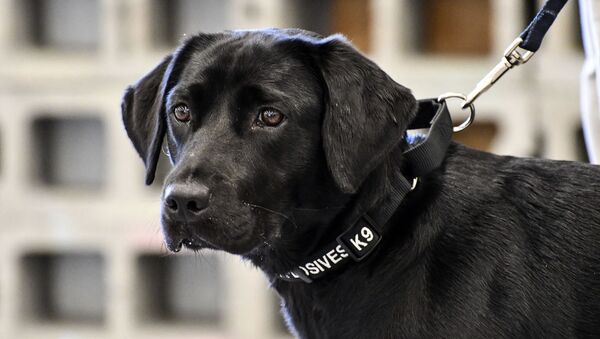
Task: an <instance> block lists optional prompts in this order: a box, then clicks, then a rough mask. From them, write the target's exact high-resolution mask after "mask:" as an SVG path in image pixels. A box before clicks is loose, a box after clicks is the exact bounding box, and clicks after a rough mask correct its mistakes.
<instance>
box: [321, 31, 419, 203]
mask: <svg viewBox="0 0 600 339" xmlns="http://www.w3.org/2000/svg"><path fill="white" fill-rule="evenodd" d="M318 48H319V51H318V53H317V58H318V59H319V62H318V63H319V66H320V68H321V71H322V74H323V79H324V81H325V85H326V87H327V94H328V98H327V101H326V112H325V117H324V120H323V127H322V134H323V148H324V150H325V156H326V158H327V163H328V165H329V169H330V170H331V173H332V175H333V178H334V179H335V181H336V183H337V184H338V186H339V187H340V189H341V190H342V191H343V192H345V193H354V192H356V191H357V190H358V188H359V187H360V185H361V184H362V182H363V181H364V180H365V178H366V177H367V176H368V174H369V173H371V172H372V171H373V170H374V169H375V168H376V167H377V166H378V165H379V164H380V163H381V161H382V160H383V158H384V157H385V155H386V154H388V153H389V152H390V151H391V150H392V148H393V147H394V146H396V145H397V144H398V142H399V141H400V140H401V138H402V136H403V135H404V132H405V130H406V128H407V126H408V123H409V121H410V120H411V119H412V118H413V117H414V115H415V112H416V107H417V102H416V100H415V98H414V96H413V95H412V94H411V92H410V90H408V89H407V88H405V87H403V86H401V85H399V84H398V83H396V82H395V81H394V80H392V79H391V78H390V77H389V76H388V75H387V74H386V73H385V72H384V71H383V70H381V69H380V68H379V67H378V66H377V65H375V63H373V62H372V61H371V60H369V59H367V58H366V57H364V56H363V55H362V54H361V53H360V52H358V51H357V50H356V49H354V48H353V47H352V46H351V45H350V44H349V43H347V42H346V40H345V39H344V38H343V37H341V36H339V35H338V36H335V35H334V36H331V37H328V38H325V39H322V40H320V41H319V43H318Z"/></svg>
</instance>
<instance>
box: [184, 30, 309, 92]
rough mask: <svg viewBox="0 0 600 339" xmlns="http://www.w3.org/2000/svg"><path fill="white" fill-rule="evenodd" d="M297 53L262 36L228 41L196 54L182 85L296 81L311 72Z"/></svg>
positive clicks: (187, 64)
mask: <svg viewBox="0 0 600 339" xmlns="http://www.w3.org/2000/svg"><path fill="white" fill-rule="evenodd" d="M299 48H301V47H299ZM297 51H298V50H297V49H296V52H294V51H293V50H292V49H289V48H285V47H284V46H283V44H281V43H278V42H277V41H275V40H273V39H268V38H265V37H264V36H263V35H260V34H257V35H246V36H243V37H237V38H235V37H233V38H228V39H224V40H223V41H220V42H218V43H215V44H214V45H212V46H210V47H209V48H206V49H204V50H199V51H196V52H194V53H193V54H192V56H191V57H190V58H189V59H188V61H187V63H186V65H185V66H184V68H183V72H182V77H181V79H180V80H181V81H180V82H181V83H198V82H205V83H211V84H214V83H217V82H219V83H227V84H229V85H232V84H234V85H243V84H244V83H247V82H252V83H256V82H262V83H278V82H283V81H285V82H289V81H294V79H295V78H297V77H298V75H300V74H301V73H302V72H307V71H308V70H307V67H306V63H305V62H304V61H305V60H303V56H302V54H301V53H297ZM292 75H294V77H291V76H292Z"/></svg>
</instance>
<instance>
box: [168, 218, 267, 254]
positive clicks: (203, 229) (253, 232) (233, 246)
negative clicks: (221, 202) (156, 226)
mask: <svg viewBox="0 0 600 339" xmlns="http://www.w3.org/2000/svg"><path fill="white" fill-rule="evenodd" d="M214 226H215V225H203V224H195V225H188V227H187V230H185V231H182V230H180V228H181V226H180V225H178V224H177V223H170V222H166V221H163V235H164V238H165V244H166V246H167V248H168V249H169V250H170V251H172V252H179V250H180V249H181V248H186V249H188V250H192V251H200V250H202V249H213V250H221V251H225V252H229V253H231V254H236V255H244V254H247V253H250V252H252V251H253V250H255V249H256V248H257V247H260V246H263V245H264V244H265V242H266V240H267V239H266V238H265V236H264V235H263V236H259V235H260V234H263V233H264V232H262V231H261V230H259V229H258V227H257V226H254V225H252V227H248V226H249V225H244V226H239V227H238V228H236V230H235V231H230V232H227V230H225V229H223V228H222V227H221V228H220V229H219V227H217V228H215V227H214Z"/></svg>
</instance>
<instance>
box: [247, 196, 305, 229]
mask: <svg viewBox="0 0 600 339" xmlns="http://www.w3.org/2000/svg"><path fill="white" fill-rule="evenodd" d="M243 204H245V205H247V206H250V207H254V208H258V209H261V210H264V211H266V212H269V213H273V214H275V215H278V216H280V217H282V218H284V219H286V220H288V221H289V222H291V223H292V224H293V225H294V227H296V228H297V227H298V225H296V221H295V220H294V219H293V218H290V217H289V216H287V215H286V214H284V213H281V212H278V211H275V210H272V209H270V208H267V207H264V206H260V205H256V204H251V203H249V202H243Z"/></svg>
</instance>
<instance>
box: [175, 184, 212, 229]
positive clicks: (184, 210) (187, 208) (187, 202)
mask: <svg viewBox="0 0 600 339" xmlns="http://www.w3.org/2000/svg"><path fill="white" fill-rule="evenodd" d="M209 198H210V192H209V190H208V187H206V186H205V185H202V184H189V183H188V184H170V185H168V186H167V187H166V188H165V195H164V204H165V210H166V211H167V212H168V213H169V214H170V215H171V216H172V217H174V218H175V219H176V220H181V221H193V220H194V219H195V218H197V216H198V215H199V214H200V212H201V211H202V210H204V209H205V208H206V207H208V200H209Z"/></svg>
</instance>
